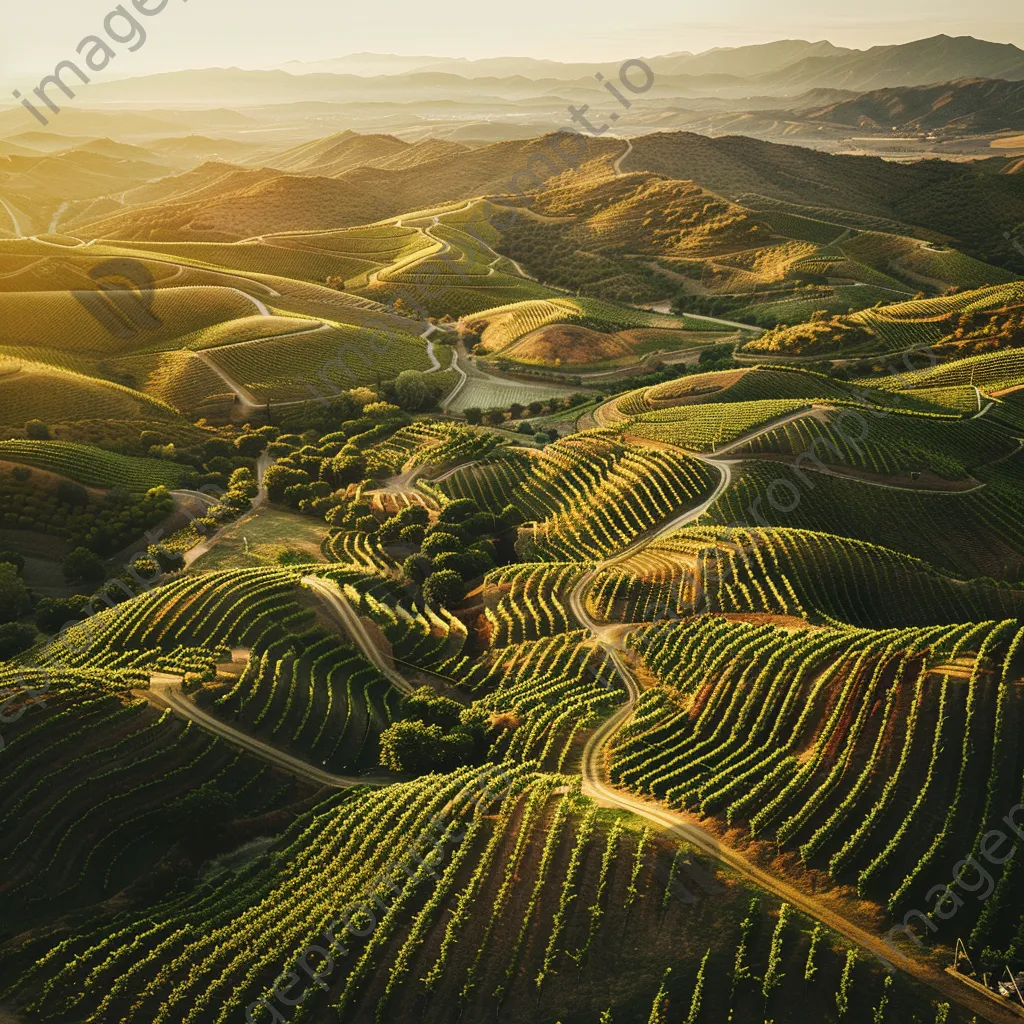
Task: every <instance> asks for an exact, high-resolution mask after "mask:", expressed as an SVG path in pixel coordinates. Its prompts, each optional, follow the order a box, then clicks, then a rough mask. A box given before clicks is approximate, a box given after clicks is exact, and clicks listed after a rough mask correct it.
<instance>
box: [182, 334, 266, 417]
mask: <svg viewBox="0 0 1024 1024" xmlns="http://www.w3.org/2000/svg"><path fill="white" fill-rule="evenodd" d="M193 355H195V356H196V357H197V358H198V359H201V360H202V361H203V362H204V363H206V365H207V366H208V367H209V368H210V369H211V370H213V372H214V373H215V374H217V376H218V377H220V379H221V380H222V381H224V383H225V384H227V386H228V387H229V388H230V389H231V390H232V391H233V392H234V393H235V397H236V398H237V399H238V401H239V402H241V403H242V406H243V407H244V408H246V409H249V410H252V409H262V408H263V407H264V406H265V405H266V403H265V402H260V401H258V400H257V398H256V396H255V395H254V394H253V393H252V392H251V391H250V390H249V389H248V388H247V387H244V386H243V385H242V384H239V383H238V381H236V380H235V379H234V377H232V376H231V375H230V374H229V373H228V372H227V371H226V370H224V369H222V368H221V367H220V365H219V364H218V363H217V362H216V361H215V360H213V359H212V358H211V357H210V356H209V354H208V353H207V351H206V349H202V348H201V349H197V350H195V352H194V353H193Z"/></svg>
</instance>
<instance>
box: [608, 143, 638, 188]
mask: <svg viewBox="0 0 1024 1024" xmlns="http://www.w3.org/2000/svg"><path fill="white" fill-rule="evenodd" d="M632 152H633V140H632V139H626V150H625V152H624V153H623V154H622V156H620V157H617V158H616V160H615V163H613V164H612V170H613V171H615V174H616V175H617V176H618V177H620V178H621V177H622V175H623V174H626V173H628V172H626V171H623V169H622V161H623V160H625V159H626V157H627V156H629V154H630V153H632Z"/></svg>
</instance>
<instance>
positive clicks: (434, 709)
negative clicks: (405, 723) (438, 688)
mask: <svg viewBox="0 0 1024 1024" xmlns="http://www.w3.org/2000/svg"><path fill="white" fill-rule="evenodd" d="M399 706H400V707H401V709H402V714H403V715H404V716H405V717H406V718H419V719H421V720H422V721H424V722H427V723H428V724H430V725H439V726H440V727H441V728H442V729H454V728H455V726H457V725H458V724H459V722H460V718H459V716H460V715H461V713H462V705H461V704H460V703H459V702H458V701H457V700H452V699H451V697H442V696H441V695H440V694H438V693H435V692H434V690H432V689H431V688H430V687H429V686H421V687H419V689H417V690H413V692H412V693H410V694H406V696H404V697H403V698H402V700H401V702H400V704H399Z"/></svg>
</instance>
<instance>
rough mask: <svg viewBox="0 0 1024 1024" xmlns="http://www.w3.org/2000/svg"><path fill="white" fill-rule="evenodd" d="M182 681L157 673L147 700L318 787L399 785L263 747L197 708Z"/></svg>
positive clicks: (153, 678) (380, 778)
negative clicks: (330, 769)
mask: <svg viewBox="0 0 1024 1024" xmlns="http://www.w3.org/2000/svg"><path fill="white" fill-rule="evenodd" d="M181 683H182V680H181V677H180V676H170V675H167V674H166V673H163V672H154V673H153V674H152V675H151V676H150V679H149V690H147V691H146V696H147V698H148V699H149V700H151V701H152V702H153V703H154V704H156V705H158V706H160V705H163V706H165V707H169V708H170V709H171V710H172V711H175V712H176V713H177V714H179V715H181V716H182V717H183V718H188V719H189V720H190V721H193V722H195V723H196V725H198V726H199V727H200V728H202V729H205V730H206V731H207V732H211V733H214V734H215V735H217V736H219V737H220V738H221V739H223V740H226V741H227V742H228V743H231V744H232V745H233V746H236V747H241V748H242V749H243V750H246V751H248V752H249V753H250V754H255V755H256V756H257V757H258V758H260V759H262V760H264V761H267V762H269V763H270V764H272V765H274V766H275V767H277V768H281V769H283V770H284V771H286V772H288V773H289V774H290V775H295V776H297V777H298V778H300V779H305V780H306V781H307V782H312V783H313V784H314V785H316V786H330V787H332V788H333V789H352V788H353V787H355V786H387V785H389V784H390V783H392V782H394V781H396V780H395V779H392V778H383V777H381V776H372V775H368V776H366V777H365V778H364V777H360V776H358V775H335V774H333V773H332V772H328V771H325V770H324V769H322V768H318V767H317V766H316V765H313V764H310V763H309V762H308V761H303V760H301V759H300V758H298V757H293V756H292V755H291V754H286V753H285V752H284V751H283V750H279V749H278V748H277V747H275V746H272V745H271V744H269V743H264V742H263V741H262V740H259V739H256V737H254V736H250V735H249V734H248V733H245V732H242V730H241V729H236V728H235V727H234V726H231V725H228V724H227V723H226V722H222V721H221V720H220V719H219V718H217V717H216V716H215V715H212V714H210V712H209V711H206V710H204V709H203V708H201V707H199V706H198V705H197V704H194V703H193V702H192V701H190V700H189V699H188V698H187V697H186V696H185V694H184V693H183V692H182V689H181Z"/></svg>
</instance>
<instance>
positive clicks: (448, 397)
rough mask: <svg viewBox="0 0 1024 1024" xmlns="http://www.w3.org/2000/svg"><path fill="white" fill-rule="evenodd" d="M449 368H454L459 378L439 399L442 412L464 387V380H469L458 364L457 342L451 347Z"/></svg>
mask: <svg viewBox="0 0 1024 1024" xmlns="http://www.w3.org/2000/svg"><path fill="white" fill-rule="evenodd" d="M449 369H451V370H454V371H455V372H456V373H457V374H458V375H459V379H458V381H457V382H456V384H455V387H453V388H452V389H451V391H449V392H448V394H447V395H445V396H444V398H442V399H441V401H440V402H439V403H438V404H439V405H440V407H441V411H442V412H444V411H445V410H446V409H447V408H448V406H449V405H451V404H452V402H454V401H455V398H456V396H457V395H458V394H459V392H460V391H461V390H462V389H463V387H465V385H466V381H467V380H469V377H468V375H467V374H466V371H465V370H464V369H463V368H462V367H461V366H459V347H458V344H456V345H455V347H454V348H452V365H451V366H450V367H449Z"/></svg>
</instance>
